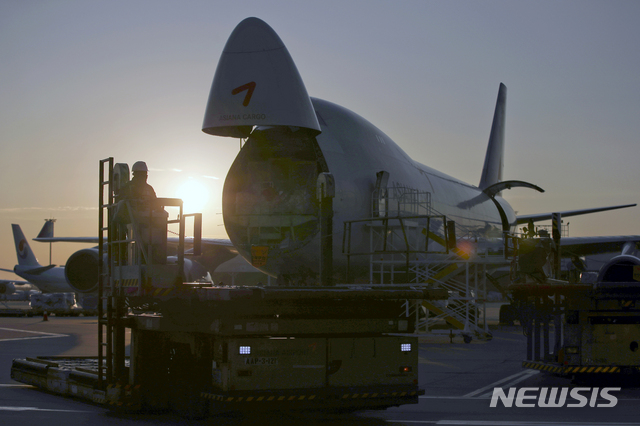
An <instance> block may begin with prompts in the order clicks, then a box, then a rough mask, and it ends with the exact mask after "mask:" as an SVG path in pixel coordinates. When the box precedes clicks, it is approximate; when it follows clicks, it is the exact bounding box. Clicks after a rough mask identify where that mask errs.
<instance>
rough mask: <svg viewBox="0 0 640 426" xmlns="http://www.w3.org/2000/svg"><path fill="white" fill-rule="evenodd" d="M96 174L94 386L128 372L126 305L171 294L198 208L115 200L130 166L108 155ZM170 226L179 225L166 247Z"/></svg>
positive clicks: (196, 245) (197, 228)
mask: <svg viewBox="0 0 640 426" xmlns="http://www.w3.org/2000/svg"><path fill="white" fill-rule="evenodd" d="M99 176H100V177H99V182H100V184H99V200H100V201H99V209H98V231H99V232H98V236H99V241H100V242H99V244H98V259H99V261H98V368H99V374H98V379H99V381H98V386H99V388H100V389H106V388H107V386H112V385H114V384H115V383H118V382H119V381H121V380H123V378H124V377H125V376H126V374H127V364H128V360H127V359H126V356H125V325H126V322H127V315H128V313H129V311H130V309H135V308H136V307H137V306H139V305H144V303H147V301H148V300H149V297H150V296H154V297H158V296H170V293H171V292H172V291H175V289H176V288H177V287H178V286H179V285H180V284H181V283H183V282H184V264H185V227H186V226H185V219H186V218H187V217H193V218H194V231H193V232H194V238H193V241H192V246H193V248H192V249H191V252H190V254H191V255H198V254H200V251H201V246H200V244H201V229H202V214H201V213H193V214H184V213H183V204H182V200H181V199H178V198H157V199H156V201H155V202H153V203H151V204H150V205H148V206H145V207H142V206H140V205H134V204H135V201H134V200H117V194H118V191H120V190H121V189H122V188H124V186H125V185H126V184H127V183H128V182H129V167H128V165H126V164H124V163H118V164H114V160H113V158H112V157H109V158H107V159H104V160H100V171H99ZM166 207H169V208H172V209H173V210H176V212H177V216H176V217H177V218H176V219H172V220H170V219H169V214H168V213H167V212H166V211H165V208H166ZM169 226H174V227H175V226H177V227H178V232H177V233H176V234H177V238H174V240H175V241H172V243H171V246H172V249H171V250H168V239H167V232H168V231H169ZM168 251H170V252H172V253H175V254H174V255H168V254H169V253H168ZM144 306H146V305H144Z"/></svg>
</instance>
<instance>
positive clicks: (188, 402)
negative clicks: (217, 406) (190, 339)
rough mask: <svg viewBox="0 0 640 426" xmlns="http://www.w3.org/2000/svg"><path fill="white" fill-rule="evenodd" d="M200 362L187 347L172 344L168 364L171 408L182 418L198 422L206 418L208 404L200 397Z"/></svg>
mask: <svg viewBox="0 0 640 426" xmlns="http://www.w3.org/2000/svg"><path fill="white" fill-rule="evenodd" d="M201 367H203V366H202V362H198V360H197V359H196V358H195V357H194V356H193V355H192V354H191V349H190V347H189V345H188V344H187V345H185V344H172V347H171V350H170V363H169V383H170V391H169V392H170V394H171V396H170V399H169V404H170V405H171V407H172V408H173V409H174V410H175V411H176V412H177V413H178V414H179V415H180V416H182V417H184V418H186V419H191V420H198V419H203V418H205V417H207V415H208V414H209V410H208V406H209V404H208V403H207V401H206V400H205V399H203V398H202V397H201V396H200V392H201V389H202V381H203V379H204V378H205V377H210V376H211V373H209V374H208V375H207V374H204V372H203V371H202V369H201Z"/></svg>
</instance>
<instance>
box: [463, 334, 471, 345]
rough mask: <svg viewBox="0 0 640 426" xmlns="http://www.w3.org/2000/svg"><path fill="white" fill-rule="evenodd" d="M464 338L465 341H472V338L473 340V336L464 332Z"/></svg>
mask: <svg viewBox="0 0 640 426" xmlns="http://www.w3.org/2000/svg"><path fill="white" fill-rule="evenodd" d="M462 338H463V339H464V342H465V343H471V340H473V338H472V337H471V336H469V335H468V334H463V335H462Z"/></svg>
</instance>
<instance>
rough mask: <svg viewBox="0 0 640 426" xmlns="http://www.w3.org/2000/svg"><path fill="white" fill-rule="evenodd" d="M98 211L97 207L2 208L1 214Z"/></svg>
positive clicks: (0, 209)
mask: <svg viewBox="0 0 640 426" xmlns="http://www.w3.org/2000/svg"><path fill="white" fill-rule="evenodd" d="M93 210H98V208H97V207H83V206H59V207H6V208H0V213H15V212H29V211H32V212H37V211H47V212H69V211H93Z"/></svg>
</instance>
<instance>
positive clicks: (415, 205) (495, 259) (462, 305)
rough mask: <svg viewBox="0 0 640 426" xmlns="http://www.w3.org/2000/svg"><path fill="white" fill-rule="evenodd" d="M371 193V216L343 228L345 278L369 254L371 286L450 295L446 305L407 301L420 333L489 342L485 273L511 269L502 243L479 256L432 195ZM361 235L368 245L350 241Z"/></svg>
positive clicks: (472, 239)
mask: <svg viewBox="0 0 640 426" xmlns="http://www.w3.org/2000/svg"><path fill="white" fill-rule="evenodd" d="M372 195H373V196H372V199H373V206H372V210H371V211H372V215H371V218H369V219H360V220H353V221H347V222H345V224H344V239H343V249H342V251H343V254H345V255H346V256H347V280H349V278H350V277H349V275H350V268H351V263H352V258H353V257H354V256H368V257H369V284H370V285H380V286H388V285H394V284H404V285H406V284H410V285H412V286H415V287H421V288H433V289H445V290H447V291H448V292H449V294H450V296H449V298H448V299H447V300H445V301H422V302H421V303H419V304H416V303H415V302H407V304H406V306H405V312H403V315H404V314H407V313H408V314H409V315H411V317H413V318H415V323H416V332H419V333H447V334H460V335H462V336H463V337H464V340H465V341H466V342H468V341H470V340H471V338H472V337H474V336H475V337H476V338H479V339H490V338H491V333H490V332H489V330H488V326H487V322H486V295H487V283H486V275H487V267H488V266H490V267H494V266H495V265H508V261H507V260H505V257H504V250H503V248H502V247H501V246H500V244H501V243H500V242H497V243H496V246H497V247H494V250H488V249H485V250H484V252H482V253H481V252H479V251H478V247H477V238H476V236H475V235H474V234H473V233H472V232H471V231H470V230H468V229H465V228H464V227H462V226H460V225H459V224H457V223H455V222H454V221H451V220H449V219H448V218H447V217H446V216H444V215H442V214H439V213H438V212H437V211H435V210H434V209H433V208H432V206H431V197H430V193H428V192H421V191H417V190H414V189H411V188H407V187H397V186H396V187H389V188H384V189H383V190H377V191H374V193H373V194H372ZM381 199H382V200H381ZM362 231H364V234H365V235H368V237H369V241H368V243H369V244H368V245H369V247H363V246H362V245H361V246H357V245H356V244H355V243H354V241H352V240H353V238H352V235H357V234H362ZM445 323H446V324H448V326H447V325H446V324H445ZM443 326H444V327H443ZM451 327H453V329H452V328H451Z"/></svg>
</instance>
